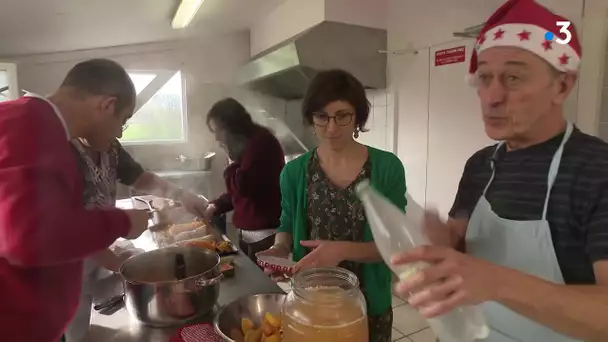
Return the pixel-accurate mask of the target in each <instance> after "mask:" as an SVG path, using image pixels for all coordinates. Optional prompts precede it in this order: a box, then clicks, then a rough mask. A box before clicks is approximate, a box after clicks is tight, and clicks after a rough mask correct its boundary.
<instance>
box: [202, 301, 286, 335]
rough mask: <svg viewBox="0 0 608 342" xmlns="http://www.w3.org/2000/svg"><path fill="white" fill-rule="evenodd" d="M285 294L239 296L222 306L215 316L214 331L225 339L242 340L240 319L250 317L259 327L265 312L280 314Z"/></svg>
mask: <svg viewBox="0 0 608 342" xmlns="http://www.w3.org/2000/svg"><path fill="white" fill-rule="evenodd" d="M285 298H287V295H286V294H284V293H266V294H257V295H250V296H244V297H241V298H239V299H237V300H235V301H233V302H232V303H230V304H228V305H226V306H224V307H223V308H222V309H220V311H219V312H218V313H217V315H216V316H215V319H214V320H213V325H214V326H215V331H217V333H218V334H219V335H220V336H221V337H222V338H223V339H224V340H226V341H230V342H235V340H242V337H243V333H242V330H241V319H243V318H248V319H250V320H251V321H252V322H253V324H255V326H256V327H259V326H260V325H261V324H262V321H263V320H264V315H266V313H267V312H270V313H271V314H273V315H275V316H277V317H278V316H280V315H281V308H282V307H283V303H284V302H285Z"/></svg>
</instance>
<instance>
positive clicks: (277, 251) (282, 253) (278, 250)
mask: <svg viewBox="0 0 608 342" xmlns="http://www.w3.org/2000/svg"><path fill="white" fill-rule="evenodd" d="M255 256H256V257H260V256H272V257H277V258H285V259H287V258H288V257H289V247H288V246H283V245H274V246H272V247H270V248H269V249H267V250H265V251H261V252H257V253H256V254H255ZM264 273H266V274H267V275H269V276H270V278H271V279H272V280H274V281H276V282H280V281H285V280H286V278H285V275H284V274H283V273H280V272H276V271H275V270H273V269H270V268H264Z"/></svg>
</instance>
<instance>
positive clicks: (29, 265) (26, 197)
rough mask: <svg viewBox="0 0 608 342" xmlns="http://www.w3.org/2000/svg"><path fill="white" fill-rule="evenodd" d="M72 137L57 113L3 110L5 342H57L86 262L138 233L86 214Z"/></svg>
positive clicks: (112, 217) (1, 327)
mask: <svg viewBox="0 0 608 342" xmlns="http://www.w3.org/2000/svg"><path fill="white" fill-rule="evenodd" d="M81 179H82V178H81V177H80V176H79V174H78V169H77V166H76V160H75V157H74V153H73V152H72V150H71V149H70V145H69V143H68V137H67V132H66V130H65V129H64V126H63V124H62V122H61V120H60V119H59V116H58V115H57V114H56V113H55V112H54V110H53V108H52V107H51V105H50V104H49V103H48V102H46V101H44V100H41V99H37V98H32V97H24V98H21V99H19V100H16V101H10V102H3V103H0V340H2V341H11V342H12V341H19V342H30V341H32V342H34V341H35V342H56V341H58V340H59V338H60V337H61V335H62V333H63V330H64V328H65V326H66V325H67V324H68V323H69V321H70V320H71V318H72V316H73V314H74V312H75V310H76V307H77V305H78V299H79V296H80V288H81V274H82V260H83V259H84V258H85V257H87V256H89V255H91V254H93V253H96V252H99V251H101V250H103V249H104V248H107V247H108V246H109V245H110V244H111V243H112V242H113V241H114V240H116V238H118V237H120V236H122V235H125V234H126V233H127V232H128V230H129V227H130V223H129V219H128V217H127V216H126V215H125V213H124V212H121V211H119V210H117V209H112V210H91V211H86V210H85V209H84V206H83V203H82V184H81Z"/></svg>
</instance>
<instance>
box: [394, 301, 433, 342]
mask: <svg viewBox="0 0 608 342" xmlns="http://www.w3.org/2000/svg"><path fill="white" fill-rule="evenodd" d="M435 339H436V338H435V335H434V334H433V332H432V331H431V329H430V328H429V327H428V324H427V323H426V320H425V319H424V318H422V317H421V316H420V314H418V312H416V310H415V309H413V308H412V307H410V306H409V305H407V304H406V303H405V302H404V301H403V300H401V299H399V298H398V297H397V296H393V341H399V342H435Z"/></svg>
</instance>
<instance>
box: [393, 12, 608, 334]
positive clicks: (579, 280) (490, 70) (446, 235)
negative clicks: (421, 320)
mask: <svg viewBox="0 0 608 342" xmlns="http://www.w3.org/2000/svg"><path fill="white" fill-rule="evenodd" d="M560 32H561V33H560ZM580 59H581V48H580V43H579V40H578V37H577V34H576V32H575V29H574V26H573V25H572V24H571V23H570V22H569V21H568V20H567V19H565V18H562V17H560V16H557V15H555V14H553V13H552V12H550V11H549V10H548V9H546V8H544V7H542V6H541V5H539V4H537V3H536V2H535V1H533V0H509V1H507V2H506V3H505V4H504V5H503V6H502V7H501V8H500V9H498V11H497V12H496V13H494V14H493V15H492V16H491V17H490V18H489V19H488V21H487V22H486V24H485V27H484V28H483V30H482V31H481V33H480V36H479V38H478V40H477V44H476V48H475V51H474V52H473V57H472V58H471V68H470V74H471V80H472V81H473V82H474V85H475V86H476V89H477V93H478V95H479V98H480V103H481V108H482V113H483V121H484V126H485V131H486V133H487V135H488V136H489V137H490V138H492V139H494V140H497V141H500V142H499V143H498V144H496V145H494V146H490V147H487V148H484V149H482V150H480V151H478V152H477V153H475V154H474V155H473V156H472V157H471V158H469V160H468V161H467V163H466V166H465V169H464V173H463V175H462V178H461V181H460V184H459V188H458V193H457V195H456V200H455V203H454V205H453V207H452V210H451V212H450V218H449V219H448V222H447V223H442V222H441V221H439V219H438V218H437V217H436V216H432V215H429V216H427V221H426V226H425V228H426V229H427V233H428V235H429V237H430V238H431V240H432V241H433V244H434V246H432V247H425V248H421V249H416V250H413V251H409V252H407V253H404V254H402V255H397V256H395V258H394V260H393V261H394V262H395V263H397V264H398V263H409V262H414V261H427V262H431V263H432V266H430V267H428V268H426V269H425V270H423V271H421V272H420V273H419V274H417V275H415V276H412V277H411V278H409V279H407V280H406V281H402V282H401V283H400V284H398V285H397V290H398V291H399V293H400V294H402V295H403V296H404V297H409V302H410V304H411V305H413V306H415V307H417V308H418V309H419V310H420V312H421V313H422V314H423V315H424V316H426V317H435V316H438V315H441V314H443V313H445V312H448V311H450V310H452V309H454V308H455V307H459V306H462V305H479V307H481V308H482V311H483V313H484V315H485V318H486V321H487V323H488V326H489V328H490V333H489V336H488V337H487V338H486V339H485V341H489V342H515V341H518V342H545V341H546V342H565V341H608V319H607V318H606V317H605V315H606V312H608V144H606V143H605V142H603V141H601V140H599V139H597V138H595V137H592V136H589V135H587V134H584V133H582V132H581V131H579V130H578V129H577V128H576V127H575V126H574V125H573V124H571V123H569V122H567V121H566V120H565V119H564V113H563V103H564V101H565V99H566V98H567V96H568V95H569V94H570V92H571V91H572V89H573V87H574V84H575V82H576V76H577V70H578V66H579V63H580ZM458 250H460V251H458ZM463 250H466V254H464V253H461V251H463Z"/></svg>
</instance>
